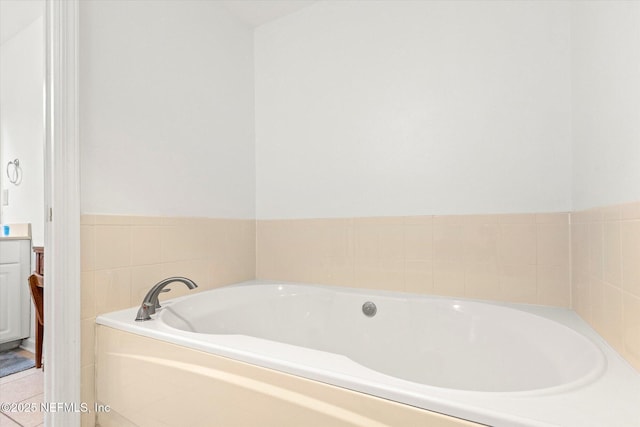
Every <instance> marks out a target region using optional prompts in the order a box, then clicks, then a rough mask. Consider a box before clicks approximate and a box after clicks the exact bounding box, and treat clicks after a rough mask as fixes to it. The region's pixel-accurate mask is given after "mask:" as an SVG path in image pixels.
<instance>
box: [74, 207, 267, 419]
mask: <svg viewBox="0 0 640 427" xmlns="http://www.w3.org/2000/svg"><path fill="white" fill-rule="evenodd" d="M81 248H82V251H81V267H82V275H81V298H82V300H81V310H82V311H81V317H82V318H81V340H82V348H81V356H82V401H83V402H88V403H89V404H92V402H93V401H94V388H95V387H94V385H95V384H94V360H95V359H94V358H95V356H94V352H95V349H94V337H95V318H96V316H97V315H100V314H103V313H108V312H111V311H114V310H120V309H123V308H127V307H133V306H139V305H140V302H141V301H142V299H143V298H144V295H145V294H146V292H147V291H148V290H149V289H150V288H151V287H152V286H153V285H154V284H155V283H157V282H158V281H160V280H162V279H164V278H166V277H169V276H176V275H181V276H187V277H189V278H191V279H193V280H194V281H195V282H196V283H197V284H198V289H196V290H195V291H189V290H188V289H187V288H186V287H184V288H183V287H182V286H174V287H173V288H172V290H171V292H169V293H167V294H163V295H162V296H161V299H166V298H175V297H177V296H180V295H183V294H186V293H187V292H201V291H204V290H206V289H211V288H214V287H218V286H222V285H226V284H230V283H236V282H239V281H243V280H250V279H253V278H255V221H254V220H243V219H215V218H184V217H142V216H117V215H82V217H81ZM94 415H95V414H83V415H82V417H83V418H82V425H83V426H93V425H94V423H95V420H94Z"/></svg>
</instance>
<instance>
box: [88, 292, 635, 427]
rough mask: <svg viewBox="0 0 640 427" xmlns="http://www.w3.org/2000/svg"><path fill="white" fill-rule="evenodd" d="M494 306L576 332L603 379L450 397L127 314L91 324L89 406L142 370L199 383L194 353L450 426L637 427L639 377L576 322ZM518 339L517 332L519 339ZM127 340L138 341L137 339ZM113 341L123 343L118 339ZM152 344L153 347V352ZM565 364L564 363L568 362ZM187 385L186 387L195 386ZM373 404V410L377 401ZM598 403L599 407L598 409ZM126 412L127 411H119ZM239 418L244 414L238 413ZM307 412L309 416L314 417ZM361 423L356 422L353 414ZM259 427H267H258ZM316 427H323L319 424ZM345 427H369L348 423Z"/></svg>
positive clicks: (340, 362)
mask: <svg viewBox="0 0 640 427" xmlns="http://www.w3.org/2000/svg"><path fill="white" fill-rule="evenodd" d="M266 283H267V282H260V281H252V282H248V283H243V284H239V285H234V286H254V285H259V286H261V285H264V284H266ZM268 283H272V282H268ZM356 291H358V292H362V293H363V295H370V294H371V292H368V293H365V292H364V291H362V290H356ZM377 293H378V292H377V291H376V292H373V294H377ZM387 294H388V293H387ZM186 298H191V296H186V297H182V298H177V299H175V300H174V301H172V302H169V303H168V305H167V306H170V305H171V304H176V303H177V302H179V301H182V300H185V299H186ZM496 305H498V306H503V307H509V308H515V309H518V310H522V311H524V312H527V313H531V314H534V315H536V316H542V317H545V318H547V319H550V320H553V321H555V322H558V323H560V324H562V325H564V326H566V327H568V328H570V329H572V330H574V331H577V332H579V333H580V334H582V335H583V336H584V337H586V338H587V339H588V340H590V341H592V342H593V343H595V345H596V346H597V347H598V348H599V349H600V351H601V352H602V354H603V355H604V358H605V361H606V363H605V364H604V366H603V372H601V373H599V375H597V376H596V377H594V378H592V379H590V381H587V382H585V383H584V384H580V385H579V386H573V387H568V388H566V389H558V388H555V389H551V390H538V391H536V390H533V391H531V392H515V393H509V392H487V391H468V390H455V389H449V388H442V387H433V386H429V385H425V384H420V383H416V382H411V381H407V380H404V379H400V378H396V377H392V376H389V375H385V374H382V373H380V372H376V371H374V370H372V369H369V368H366V367H364V366H362V365H360V364H358V363H355V362H354V361H353V360H351V359H349V358H348V357H345V356H343V355H337V354H333V353H330V352H325V351H320V350H317V349H310V348H304V347H299V346H295V345H290V344H285V343H280V342H274V341H269V340H265V339H260V338H256V337H252V336H247V335H239V334H238V335H235V334H202V333H197V332H189V331H179V330H177V329H176V328H174V327H171V326H169V325H167V324H165V323H163V322H162V321H159V320H153V321H148V322H134V321H133V319H134V317H135V313H136V311H137V308H131V309H128V310H123V311H120V312H114V313H110V314H107V315H103V316H100V317H99V318H98V319H97V323H98V324H100V325H102V326H100V327H99V330H98V358H97V360H98V363H97V370H98V376H97V381H98V383H97V390H98V394H97V399H98V400H99V401H100V402H101V403H105V404H110V405H111V404H112V403H113V402H112V399H117V397H116V396H115V395H114V393H120V392H122V391H121V390H114V388H116V387H118V386H117V385H116V384H114V383H113V381H112V379H116V378H120V379H121V380H122V381H125V382H126V378H127V375H134V374H135V372H138V371H139V372H144V371H145V370H146V369H147V367H151V366H154V367H156V368H157V367H160V366H161V367H164V368H163V369H165V368H166V369H168V370H169V371H171V372H174V371H175V372H182V371H185V370H186V371H188V372H190V374H189V377H190V378H191V377H192V375H195V374H194V373H196V372H200V373H202V374H203V375H204V376H205V377H210V376H211V375H210V373H209V374H207V372H209V371H207V369H209V368H210V367H207V366H206V365H203V366H201V367H198V366H199V365H198V364H197V363H196V364H195V365H194V364H193V363H191V362H186V359H185V358H187V357H190V356H187V354H190V353H191V352H192V351H196V352H197V353H198V354H199V355H201V356H198V357H204V358H205V359H206V358H207V357H211V358H212V360H217V359H218V358H220V357H222V358H228V359H233V360H234V361H237V362H239V363H241V364H242V365H243V366H244V365H246V364H250V365H254V366H257V367H261V368H266V369H267V370H268V371H269V372H270V375H282V377H277V378H278V379H274V382H270V383H269V384H270V386H269V387H276V388H277V387H279V385H280V381H281V379H279V378H282V381H284V380H285V379H286V378H290V377H291V376H292V375H293V376H295V377H297V378H303V379H305V381H309V380H310V381H311V382H318V383H322V384H328V385H331V386H333V387H339V388H340V389H345V390H348V391H350V393H352V392H357V393H356V394H358V395H363V396H374V397H375V398H376V399H381V400H384V401H389V402H398V404H400V406H402V407H406V408H410V409H411V411H414V410H418V411H421V410H422V412H424V413H426V414H431V413H434V412H435V413H440V414H446V415H449V416H451V417H455V418H453V419H454V420H455V419H456V418H457V419H461V420H469V421H472V422H475V423H480V424H487V425H493V426H509V427H512V426H513V427H515V426H551V425H562V426H576V427H577V426H580V427H584V426H594V427H595V426H598V427H600V426H603V425H612V426H613V425H615V426H630V427H631V426H636V427H638V426H640V410H638V408H639V407H640V375H639V374H638V373H637V372H636V371H635V370H634V369H633V368H631V367H630V366H629V365H628V364H627V363H626V362H625V361H624V360H623V359H622V358H621V357H620V356H619V355H618V354H617V353H616V352H615V351H614V350H613V349H611V347H609V346H608V345H607V343H606V342H605V341H604V340H603V339H601V338H600V337H599V336H598V334H597V333H595V332H594V331H593V330H592V329H591V328H590V327H589V326H588V325H587V324H586V323H585V322H584V321H582V320H581V319H580V318H579V316H578V315H577V314H575V313H574V312H572V311H570V310H566V309H558V308H552V307H541V306H528V305H518V304H496ZM113 329H119V330H121V331H124V332H128V333H129V334H125V335H126V336H127V337H128V338H126V342H127V343H132V342H135V341H136V340H138V341H141V342H145V343H146V344H145V345H142V346H138V345H135V346H134V345H133V344H127V345H130V346H131V347H132V350H131V353H130V354H129V350H127V349H126V346H125V347H122V346H121V343H116V344H113V345H112V344H110V342H111V341H110V339H107V338H105V337H108V336H111V335H113V334H116V335H119V334H122V332H118V333H116V332H115V331H112V330H113ZM526 332H527V331H523V333H526ZM131 334H135V335H138V336H142V337H146V338H142V337H138V338H137V337H135V336H133V335H131ZM148 338H151V339H153V340H158V344H160V343H162V345H166V344H169V343H170V344H171V351H168V350H162V351H160V350H157V351H152V352H147V351H146V350H144V349H145V348H147V347H148V346H151V344H150V343H151V342H152V341H149V340H148ZM118 340H125V339H124V338H118ZM123 342H124V341H123ZM155 344H156V343H155V342H153V346H155ZM133 348H137V350H133ZM182 350H184V355H183V354H182V352H181V351H182ZM205 353H206V354H205ZM225 360H226V359H225ZM567 362H568V363H571V361H567ZM198 363H199V362H198ZM525 369H526V368H525ZM120 370H126V371H127V372H128V373H127V374H124V376H123V374H122V373H121V372H120ZM186 371H185V372H186ZM159 372H160V371H156V372H155V373H154V374H153V375H151V374H149V375H151V376H149V378H151V379H150V380H149V381H150V382H151V384H153V382H154V381H155V378H157V377H158V376H159V375H160V376H161V375H164V374H160V373H159ZM172 375H173V374H172ZM176 375H177V374H176ZM216 375H217V374H216ZM134 376H135V375H134ZM178 376H179V375H178ZM274 378H276V377H274ZM192 379H193V381H194V384H195V383H197V382H198V381H199V380H196V379H194V378H192ZM251 379H252V377H251V376H249V377H248V380H251ZM216 381H219V380H216ZM103 382H105V383H107V384H110V385H104V384H102V383H103ZM152 388H154V389H155V388H156V387H155V386H152ZM232 388H233V387H232ZM267 394H268V393H267ZM350 396H351V395H350ZM302 400H304V399H302ZM375 401H376V402H377V400H375ZM603 402H606V404H605V403H603ZM287 405H289V404H287ZM367 405H369V406H370V405H373V406H374V407H375V406H376V405H377V404H371V403H370V404H366V405H365V406H367ZM285 406H286V405H285ZM287 407H288V406H287ZM367 407H368V406H367ZM126 408H127V406H126V405H125V409H126ZM246 410H247V409H246V408H245V409H244V410H243V411H246ZM125 412H126V411H125ZM312 412H313V413H315V412H317V411H315V412H314V411H312ZM240 414H242V412H240ZM267 415H268V414H267ZM361 416H364V415H362V414H361ZM374 419H377V418H374ZM380 420H382V418H380V419H379V422H380V425H394V423H393V422H391V423H390V424H386V423H385V421H380ZM369 421H370V420H369ZM449 421H450V420H449ZM456 421H457V420H456ZM168 425H172V424H168ZM194 425H195V424H194ZM232 425H237V424H232ZM240 425H242V424H240ZM249 425H250V424H249ZM262 425H269V424H265V423H262ZM273 425H278V424H277V423H276V424H273ZM317 425H325V424H321V423H319V424H317ZM328 425H333V424H328ZM346 425H373V424H359V423H358V422H354V423H351V424H346ZM395 425H397V423H396V424H395ZM406 425H411V424H406ZM444 425H446V424H444Z"/></svg>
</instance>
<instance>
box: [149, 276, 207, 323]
mask: <svg viewBox="0 0 640 427" xmlns="http://www.w3.org/2000/svg"><path fill="white" fill-rule="evenodd" d="M173 282H180V283H184V284H185V285H186V286H187V287H188V288H189V289H195V288H197V287H198V285H196V284H195V282H194V281H193V280H191V279H187V278H186V277H169V278H167V279H164V280H161V281H159V282H158V283H156V284H155V285H153V287H152V288H151V289H150V290H149V292H147V295H145V297H144V300H142V305H141V306H140V309H139V310H138V315H137V316H136V322H141V321H144V320H151V315H152V314H155V312H156V310H157V309H159V308H160V301H159V300H158V296H159V295H160V293H161V292H169V291H170V290H171V289H165V286H167V285H168V284H170V283H173Z"/></svg>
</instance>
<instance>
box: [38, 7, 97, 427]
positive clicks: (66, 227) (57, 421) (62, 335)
mask: <svg viewBox="0 0 640 427" xmlns="http://www.w3.org/2000/svg"><path fill="white" fill-rule="evenodd" d="M45 23H46V24H45V28H46V45H45V47H46V48H45V51H46V63H45V64H46V65H45V73H46V84H45V87H46V97H45V99H46V102H45V104H46V106H45V108H46V114H45V117H46V119H45V120H46V125H45V129H46V142H45V155H44V157H45V190H44V192H45V207H46V210H47V212H46V221H45V247H46V262H45V283H46V285H45V288H44V290H45V292H44V300H45V310H44V315H45V325H46V330H45V335H44V348H45V357H46V365H45V371H44V399H45V402H49V403H53V402H55V403H66V404H69V405H73V404H76V405H79V404H80V403H81V396H80V373H81V366H80V364H81V359H80V172H79V168H80V150H79V146H78V0H46V20H45ZM91 409H93V408H91ZM80 415H81V414H80V412H76V411H73V410H68V411H60V412H57V411H56V412H45V425H47V426H52V427H57V426H60V427H77V426H80Z"/></svg>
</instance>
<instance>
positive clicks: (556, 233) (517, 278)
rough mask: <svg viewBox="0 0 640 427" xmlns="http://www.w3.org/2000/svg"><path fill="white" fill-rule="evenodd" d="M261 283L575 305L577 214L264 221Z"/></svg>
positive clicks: (258, 266) (259, 239) (260, 234)
mask: <svg viewBox="0 0 640 427" xmlns="http://www.w3.org/2000/svg"><path fill="white" fill-rule="evenodd" d="M256 256H257V262H256V273H257V277H258V278H260V279H273V280H285V281H296V282H310V283H322V284H335V285H343V286H352V287H362V288H377V289H387V290H395V291H407V292H419V293H431V294H439V295H452V296H465V297H472V298H483V299H491V300H500V301H512V302H525V303H534V304H548V305H555V306H561V307H569V305H570V279H569V269H570V256H569V214H568V213H550V214H522V215H457V216H415V217H386V218H340V219H297V220H260V221H257V252H256Z"/></svg>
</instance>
